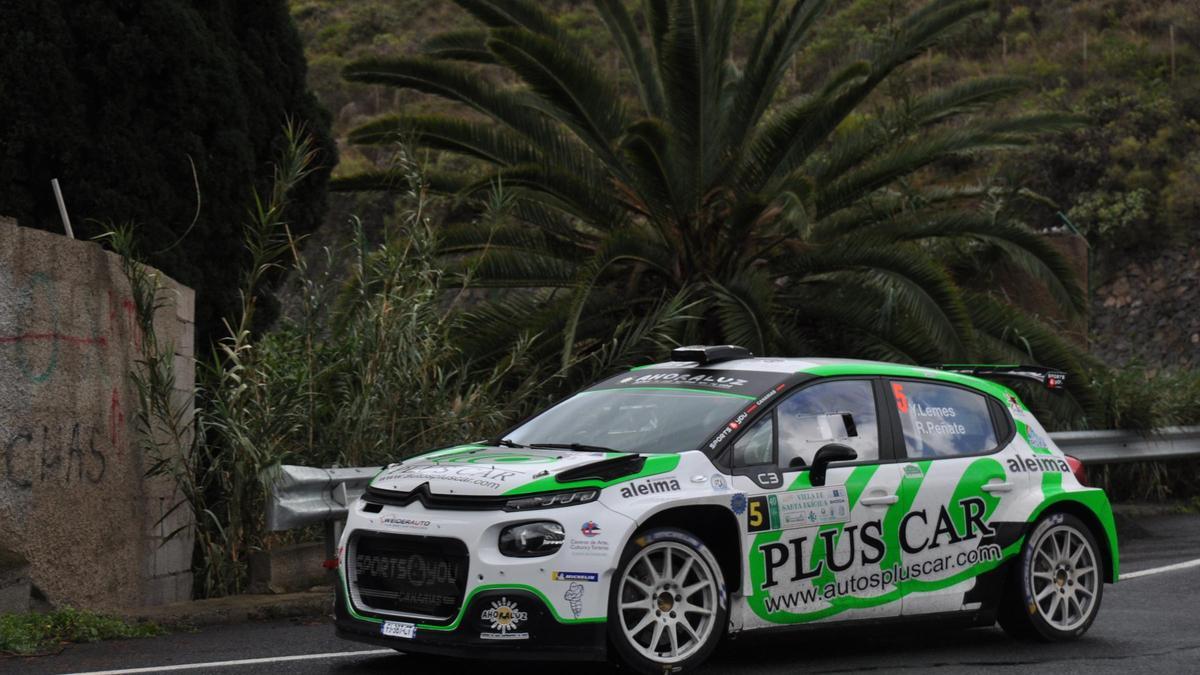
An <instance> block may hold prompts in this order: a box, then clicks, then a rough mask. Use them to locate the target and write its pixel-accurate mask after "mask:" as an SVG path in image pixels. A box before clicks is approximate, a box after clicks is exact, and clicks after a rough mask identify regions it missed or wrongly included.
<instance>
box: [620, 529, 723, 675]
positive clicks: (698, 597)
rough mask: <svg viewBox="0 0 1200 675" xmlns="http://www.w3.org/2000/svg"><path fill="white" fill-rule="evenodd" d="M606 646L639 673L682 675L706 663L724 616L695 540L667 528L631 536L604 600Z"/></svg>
mask: <svg viewBox="0 0 1200 675" xmlns="http://www.w3.org/2000/svg"><path fill="white" fill-rule="evenodd" d="M608 616H609V622H608V625H609V640H610V642H611V643H612V646H613V648H614V651H615V653H616V656H617V657H618V658H619V659H620V661H621V662H622V663H623V664H624V665H626V666H628V667H629V668H631V669H632V670H634V671H637V672H640V673H647V674H652V673H662V672H664V671H671V672H680V671H684V670H687V669H689V668H692V667H695V666H697V665H699V664H700V663H701V662H703V661H704V660H705V659H706V658H708V656H709V654H711V653H712V650H713V649H714V648H715V647H716V646H717V643H718V642H719V641H720V640H721V636H722V635H723V634H724V632H725V624H726V622H727V620H728V616H729V610H728V607H727V602H726V596H725V579H724V577H723V575H722V574H721V568H720V566H719V565H717V561H716V559H715V558H713V555H712V553H711V552H710V551H709V550H708V547H706V546H705V545H704V544H703V543H702V542H701V541H700V540H699V539H697V538H696V537H695V536H693V535H692V534H690V533H688V532H686V531H684V530H680V529H676V528H671V527H663V528H655V529H651V530H647V531H645V532H641V533H638V534H636V535H634V537H633V538H632V540H631V541H630V542H629V543H628V544H627V545H626V546H625V550H624V552H623V553H622V554H621V561H620V564H619V565H618V567H617V574H616V576H614V577H613V585H612V591H611V593H610V594H609V603H608Z"/></svg>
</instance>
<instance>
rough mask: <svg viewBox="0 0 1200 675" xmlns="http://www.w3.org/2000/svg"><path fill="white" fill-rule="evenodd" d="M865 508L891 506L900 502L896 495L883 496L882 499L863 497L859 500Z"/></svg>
mask: <svg viewBox="0 0 1200 675" xmlns="http://www.w3.org/2000/svg"><path fill="white" fill-rule="evenodd" d="M859 501H860V502H861V503H862V504H863V505H864V506H891V505H892V504H895V503H896V502H898V501H900V498H899V497H897V496H896V495H883V496H880V497H863V498H862V499H860V500H859Z"/></svg>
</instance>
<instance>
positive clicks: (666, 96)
mask: <svg viewBox="0 0 1200 675" xmlns="http://www.w3.org/2000/svg"><path fill="white" fill-rule="evenodd" d="M455 2H456V3H457V4H458V5H460V6H461V7H462V8H463V9H465V10H466V11H468V12H469V13H471V14H472V15H473V16H474V18H475V19H477V20H478V21H479V23H480V24H482V25H481V27H480V28H478V29H473V30H465V31H455V32H450V33H444V34H441V35H437V36H435V37H433V38H432V39H430V40H429V41H428V42H427V43H426V44H425V45H424V46H423V51H424V53H423V54H422V55H418V56H405V57H397V58H372V59H366V60H362V61H359V62H356V63H353V64H351V65H349V66H348V67H347V68H346V70H345V73H344V74H345V77H346V78H347V79H349V80H352V81H355V82H362V83H371V84H378V85H388V86H393V87H400V88H405V89H412V90H416V91H419V92H424V93H426V94H432V95H433V96H435V97H439V98H441V99H444V100H445V101H448V102H450V103H452V104H454V105H452V106H449V107H447V108H446V109H445V111H444V112H441V113H439V114H432V115H428V114H424V115H418V114H400V115H392V116H386V117H381V118H378V119H375V120H373V121H371V122H369V123H367V124H365V125H364V126H361V127H359V128H358V129H356V130H354V131H353V132H352V133H351V135H350V138H351V140H352V141H353V142H355V143H359V144H390V143H395V142H396V141H397V139H399V138H405V139H408V140H409V141H411V142H412V143H415V144H416V145H418V146H422V147H426V148H432V149H435V150H438V151H444V152H446V153H453V154H455V155H457V156H462V157H465V158H468V159H469V160H470V162H471V164H472V166H473V167H474V170H473V171H470V172H466V173H463V172H460V173H458V174H448V173H447V174H436V173H433V174H431V175H430V176H429V178H428V180H429V183H430V186H431V187H432V188H433V189H436V190H441V191H444V192H446V193H449V194H453V195H457V196H458V197H460V198H462V199H464V200H465V203H475V204H482V203H485V202H487V201H488V200H489V199H491V200H493V201H494V200H495V199H496V196H497V193H498V192H499V193H502V195H503V197H502V199H501V200H500V201H502V202H503V203H504V204H505V209H504V217H502V218H498V219H492V221H491V222H494V223H495V224H493V225H487V226H484V225H480V224H479V223H478V222H475V223H458V224H451V225H447V226H446V227H445V228H444V231H443V232H442V242H441V246H442V252H443V253H445V254H446V255H447V256H448V258H449V259H450V260H451V261H452V264H453V265H454V266H455V267H456V269H459V270H460V271H461V272H462V273H463V275H464V278H465V279H466V280H467V282H468V283H469V284H471V285H473V286H477V287H485V288H489V287H490V288H504V289H510V290H509V291H507V292H503V293H499V294H496V296H497V297H494V298H493V299H492V301H490V302H488V303H484V304H482V305H480V306H478V307H477V308H476V309H475V310H474V312H473V322H472V328H471V330H470V331H469V336H470V338H471V339H472V340H474V348H475V349H477V350H479V351H480V352H482V351H485V350H487V349H492V350H502V349H503V347H504V346H505V345H507V344H510V343H511V342H513V341H515V340H517V339H519V337H520V336H529V335H536V336H537V337H538V340H539V341H540V344H541V348H542V349H543V350H545V351H546V352H547V355H548V356H549V355H551V354H553V355H556V356H558V355H560V356H561V358H562V359H563V362H564V363H566V362H567V361H568V360H570V359H571V358H573V357H574V356H576V355H578V354H579V353H583V352H587V350H594V349H597V348H599V347H602V346H610V347H611V346H612V345H613V344H614V343H613V339H612V338H613V332H614V330H617V329H618V327H623V328H621V329H622V330H628V329H630V326H631V324H630V323H628V322H627V321H626V322H623V320H624V319H627V318H628V317H631V316H646V315H655V313H656V312H660V311H669V312H671V316H672V317H673V318H675V319H679V318H680V316H681V314H680V311H681V309H686V310H687V312H686V316H684V318H685V319H687V320H683V321H676V323H675V324H674V325H675V326H676V327H677V330H676V331H675V333H673V334H672V335H674V337H675V338H676V339H681V340H697V341H706V342H731V343H737V344H742V345H745V346H747V347H749V348H751V349H752V350H753V351H755V352H756V353H765V354H781V353H782V354H837V355H853V356H862V357H870V358H879V359H885V360H894V361H901V362H918V363H920V362H932V361H939V360H961V359H972V358H990V359H996V358H1001V359H1006V360H1007V359H1019V360H1023V361H1028V360H1030V359H1038V358H1042V359H1046V360H1050V359H1053V360H1056V361H1057V363H1056V364H1055V365H1059V366H1062V365H1067V366H1070V365H1072V364H1074V363H1075V358H1074V355H1073V353H1072V351H1073V350H1072V349H1070V348H1069V347H1067V346H1065V345H1064V343H1063V342H1062V341H1060V340H1059V339H1058V338H1057V337H1056V336H1055V335H1054V333H1053V331H1051V330H1049V329H1047V327H1045V326H1043V325H1041V324H1040V323H1038V322H1036V321H1034V320H1031V319H1029V318H1028V317H1025V316H1022V315H1020V313H1019V312H1016V311H1015V310H1014V309H1013V308H1011V307H1010V306H1008V305H1007V304H1005V303H1003V302H1001V301H1000V300H999V299H998V296H997V295H996V294H994V293H992V292H989V289H987V288H978V287H973V286H972V284H971V283H970V282H971V279H970V278H969V275H963V274H961V273H960V274H958V275H957V277H956V275H955V274H953V273H952V270H956V269H961V268H962V267H963V265H964V262H965V261H970V260H971V259H972V258H973V257H974V256H977V255H979V254H980V252H981V251H983V250H989V251H993V252H994V251H998V252H999V253H1001V254H1002V255H1003V256H1004V257H1006V258H1007V259H1008V260H1009V261H1010V262H1011V263H1015V265H1014V268H1019V269H1021V270H1024V271H1026V272H1027V273H1028V274H1031V275H1033V276H1034V277H1035V278H1036V279H1037V280H1038V281H1039V282H1041V283H1043V284H1044V285H1045V286H1046V287H1048V288H1049V290H1050V291H1051V293H1052V294H1053V296H1054V297H1055V298H1056V300H1058V301H1059V302H1060V303H1061V305H1062V306H1063V307H1064V308H1066V310H1067V311H1068V312H1081V311H1083V310H1084V307H1085V299H1084V294H1083V292H1082V291H1081V289H1080V288H1079V286H1078V283H1077V282H1076V280H1075V279H1074V277H1073V276H1072V274H1071V272H1070V270H1069V268H1068V267H1067V265H1066V264H1065V263H1064V261H1063V260H1062V258H1061V257H1060V256H1059V255H1058V254H1057V253H1056V251H1055V250H1054V249H1053V248H1052V247H1051V246H1049V245H1048V244H1047V243H1046V242H1045V241H1044V240H1043V239H1042V238H1041V237H1039V236H1038V235H1037V234H1035V233H1034V232H1032V231H1031V230H1030V229H1028V228H1027V227H1025V226H1024V225H1022V224H1020V223H1017V222H1011V221H1009V220H1006V219H1004V218H1002V217H997V216H995V215H994V214H989V213H987V212H986V211H984V210H983V209H981V208H979V204H980V198H981V192H982V191H983V189H984V188H981V187H980V186H979V185H977V184H967V183H965V182H962V183H951V184H946V183H933V184H930V182H931V181H930V180H929V174H930V171H929V169H930V167H931V166H932V165H935V164H936V163H938V162H941V161H943V160H946V159H948V158H956V157H974V156H977V155H979V154H981V153H985V152H989V151H994V150H1002V149H1008V148H1016V147H1021V146H1024V145H1027V144H1029V143H1031V142H1033V141H1034V140H1035V139H1036V138H1037V137H1038V135H1039V134H1043V133H1045V132H1047V131H1054V130H1057V129H1059V128H1063V127H1065V126H1067V125H1068V124H1071V123H1072V122H1073V120H1070V119H1067V118H1065V117H1063V116H1061V115H1054V114H1036V113H1035V114H1021V115H1004V116H994V117H989V116H988V115H987V114H986V113H987V111H988V109H989V107H990V106H992V105H993V104H995V103H996V102H998V101H1001V100H1003V99H1005V98H1008V97H1011V96H1013V95H1014V94H1015V93H1017V92H1019V91H1020V90H1021V88H1022V83H1021V82H1019V81H1017V80H1015V79H1012V78H997V77H992V78H978V79H970V80H966V81H960V82H955V83H951V84H947V85H945V86H942V87H939V88H935V89H933V90H932V91H928V92H926V93H923V94H921V95H919V96H915V97H910V98H907V99H906V100H903V101H900V102H894V101H891V102H889V101H888V100H887V99H886V97H883V96H881V95H879V94H876V92H877V90H878V89H879V87H880V85H881V83H883V82H884V81H885V80H887V79H888V77H889V76H891V75H893V74H894V73H896V72H897V71H898V70H899V69H901V68H902V67H903V66H904V65H905V64H906V63H908V62H910V61H912V60H913V59H915V58H917V57H918V56H920V55H921V54H922V53H923V52H925V51H926V50H928V49H929V48H930V47H931V46H933V45H935V44H937V43H938V41H939V40H940V39H942V38H944V37H945V36H946V35H947V34H948V33H949V32H950V31H952V30H954V29H955V28H956V27H959V26H960V25H961V24H962V23H963V22H964V21H966V20H968V19H969V18H970V17H972V16H974V15H976V14H977V13H979V12H981V11H982V10H983V9H984V8H986V6H987V5H988V3H987V2H985V1H982V2H981V1H976V0H935V1H933V2H930V3H929V4H927V5H925V6H924V7H922V8H921V9H919V10H917V11H915V12H914V13H912V14H911V15H909V16H908V17H907V18H905V19H904V20H902V21H901V22H899V24H898V25H897V27H896V29H895V31H894V33H893V34H892V35H891V36H890V39H889V40H887V41H886V42H885V43H883V44H878V45H873V46H869V47H863V48H861V49H858V50H857V52H858V53H856V54H855V55H854V56H855V57H854V58H850V59H848V62H847V63H846V64H845V65H844V66H842V67H840V69H837V70H835V71H833V72H830V73H829V74H828V75H827V76H826V77H825V78H824V81H823V82H821V83H819V85H817V86H815V87H813V88H811V89H810V90H807V91H803V92H800V93H794V94H791V95H784V93H783V89H784V87H783V86H782V85H783V84H784V83H785V76H786V75H787V74H788V72H789V68H790V67H791V66H792V63H793V60H794V59H795V58H797V57H798V55H802V51H803V48H804V47H805V45H806V44H807V43H808V41H810V40H811V39H812V35H813V33H814V27H815V26H819V19H820V18H821V16H822V15H823V14H824V13H825V10H826V6H827V5H828V4H829V3H828V2H826V1H823V0H798V1H794V2H788V1H786V0H770V1H769V2H767V3H766V4H767V6H766V8H765V13H764V16H763V18H762V22H761V25H759V26H758V27H757V29H756V30H755V32H754V34H753V36H752V40H751V41H750V42H749V44H748V45H747V46H748V49H747V50H746V51H745V52H744V53H745V56H744V58H740V59H736V60H735V59H734V57H733V55H732V47H733V42H734V37H735V36H734V30H733V26H734V24H735V19H736V18H737V3H736V1H735V0H705V1H703V2H697V1H695V0H646V1H645V3H644V7H643V8H642V11H641V12H640V14H631V13H630V12H629V10H628V9H627V7H626V4H625V3H624V2H623V1H622V0H594V3H595V7H596V9H597V10H598V13H599V15H600V17H601V18H602V19H603V21H604V24H605V26H606V27H607V29H608V33H609V35H610V37H611V39H612V42H613V44H614V46H615V49H616V50H619V52H620V55H621V57H623V68H622V69H620V70H619V71H618V72H611V71H610V70H606V69H604V68H601V67H600V66H599V65H598V64H597V63H595V62H594V61H593V60H592V59H591V58H590V57H589V56H588V55H587V54H585V53H582V51H581V50H580V49H578V48H577V46H576V41H575V40H574V39H573V38H572V35H571V34H570V33H569V32H568V31H567V30H565V29H564V28H563V27H562V26H561V25H560V24H559V23H557V22H556V21H555V20H554V18H553V17H552V16H550V15H549V14H547V13H546V12H545V11H543V10H542V9H541V7H540V6H539V3H537V2H535V1H533V0H455ZM850 47H851V46H848V51H852V50H851V49H850ZM873 94H875V95H874V96H873ZM868 105H870V106H871V107H872V108H871V110H870V111H869V112H867V111H866V110H865V109H866V108H867V106H868ZM394 183H395V177H394V176H392V175H391V174H390V173H389V172H388V171H386V170H385V171H379V172H374V173H368V174H363V175H359V176H354V177H350V178H347V179H344V180H342V181H340V183H339V184H338V185H337V187H338V188H340V189H343V190H346V189H387V188H388V187H389V186H391V185H393V184H394ZM664 308H665V309H664ZM638 331H640V333H639V336H640V337H642V338H644V337H645V335H647V334H653V333H654V332H655V329H654V328H653V327H647V326H646V325H643V324H639V325H638ZM638 331H634V332H638ZM660 337H661V336H660ZM639 339H640V338H639ZM626 356H628V354H626ZM1064 360H1067V361H1069V363H1063V361H1064Z"/></svg>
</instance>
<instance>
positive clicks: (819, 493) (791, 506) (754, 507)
mask: <svg viewBox="0 0 1200 675" xmlns="http://www.w3.org/2000/svg"><path fill="white" fill-rule="evenodd" d="M731 506H732V504H731ZM747 508H748V509H749V512H750V517H749V518H748V519H747V521H746V522H747V527H748V529H749V531H750V532H763V531H765V530H790V529H793V528H797V527H817V526H819V525H831V524H835V523H844V522H846V520H847V519H848V518H849V517H850V501H849V499H848V498H847V496H846V488H845V486H842V485H831V486H825V487H818V488H810V489H807V490H794V491H792V492H782V493H780V494H777V495H767V496H765V497H754V498H752V499H750V500H748V502H747Z"/></svg>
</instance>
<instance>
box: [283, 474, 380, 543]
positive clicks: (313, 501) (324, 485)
mask: <svg viewBox="0 0 1200 675" xmlns="http://www.w3.org/2000/svg"><path fill="white" fill-rule="evenodd" d="M377 473H379V467H377V466H373V467H364V468H351V469H314V468H312V467H308V466H293V465H288V464H285V465H283V466H279V467H276V468H274V469H271V470H270V472H269V473H268V474H267V475H266V476H264V478H265V480H264V481H263V482H264V483H266V484H267V485H268V486H270V488H271V496H270V498H269V499H268V500H267V529H268V530H270V531H272V532H278V531H280V530H290V529H293V528H296V527H304V526H306V525H317V524H320V523H324V522H326V521H330V520H345V518H346V507H347V506H348V505H349V504H352V503H354V500H356V499H358V498H359V496H360V495H362V493H363V490H365V489H366V488H367V483H369V482H371V478H372V477H374V476H375V474H377Z"/></svg>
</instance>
